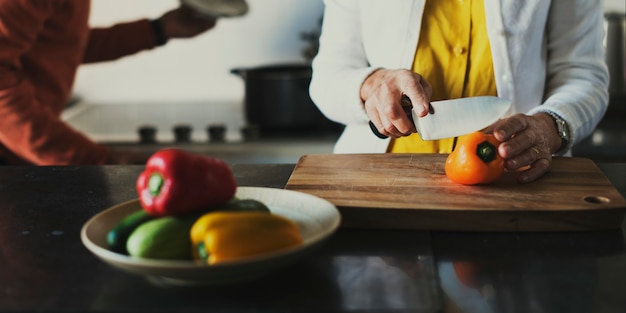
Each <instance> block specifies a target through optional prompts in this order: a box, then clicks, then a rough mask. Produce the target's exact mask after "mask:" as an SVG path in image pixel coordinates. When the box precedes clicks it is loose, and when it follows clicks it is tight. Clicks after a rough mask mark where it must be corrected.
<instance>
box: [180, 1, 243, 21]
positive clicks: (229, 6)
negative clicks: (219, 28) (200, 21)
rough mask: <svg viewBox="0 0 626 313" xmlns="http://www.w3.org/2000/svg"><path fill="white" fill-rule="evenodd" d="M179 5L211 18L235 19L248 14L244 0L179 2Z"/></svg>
mask: <svg viewBox="0 0 626 313" xmlns="http://www.w3.org/2000/svg"><path fill="white" fill-rule="evenodd" d="M181 3H183V4H184V5H186V6H188V7H190V8H192V9H194V10H195V11H197V12H198V13H200V14H203V15H206V16H208V17H211V18H215V17H236V16H242V15H244V14H246V13H247V12H248V4H247V3H246V1H245V0H181Z"/></svg>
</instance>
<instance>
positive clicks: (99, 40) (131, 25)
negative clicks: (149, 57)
mask: <svg viewBox="0 0 626 313" xmlns="http://www.w3.org/2000/svg"><path fill="white" fill-rule="evenodd" d="M154 47H156V38H155V34H154V32H153V30H152V26H151V25H150V21H149V20H147V19H142V20H138V21H134V22H128V23H119V24H115V25H113V26H112V27H108V28H92V29H91V30H90V31H89V41H88V42H87V47H86V48H85V55H84V56H83V63H92V62H101V61H110V60H116V59H119V58H121V57H123V56H126V55H130V54H134V53H137V52H139V51H142V50H148V49H152V48H154Z"/></svg>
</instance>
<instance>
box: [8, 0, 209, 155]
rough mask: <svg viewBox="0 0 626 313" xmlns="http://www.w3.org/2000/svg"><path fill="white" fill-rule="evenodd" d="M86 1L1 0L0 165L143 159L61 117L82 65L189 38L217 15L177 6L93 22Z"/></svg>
mask: <svg viewBox="0 0 626 313" xmlns="http://www.w3.org/2000/svg"><path fill="white" fill-rule="evenodd" d="M89 11H90V1H88V0H0V165H2V164H5V165H7V164H8V165H17V164H33V165H71V164H129V163H142V162H144V161H145V160H141V159H138V158H136V156H134V155H133V154H132V153H129V152H124V151H111V150H109V149H108V148H107V147H105V146H103V145H99V144H97V143H95V142H93V141H92V140H91V139H89V138H88V137H86V136H85V135H84V134H82V133H80V132H78V131H77V130H75V129H73V128H72V127H70V126H69V125H68V124H66V123H64V121H62V120H61V117H60V116H61V112H62V111H63V109H64V108H65V106H66V104H67V102H68V100H69V97H70V95H71V91H72V88H73V84H74V79H75V75H76V71H77V68H78V66H79V65H80V64H82V63H92V62H100V61H110V60H115V59H118V58H120V57H123V56H126V55H130V54H133V53H136V52H139V51H142V50H149V49H153V48H155V47H158V46H161V45H164V44H165V43H166V42H167V41H168V39H171V38H191V37H194V36H196V35H199V34H201V33H203V32H205V31H207V30H209V29H211V28H213V27H214V26H215V23H216V20H215V19H207V18H205V17H201V16H199V15H197V14H196V13H195V12H194V11H193V10H191V9H189V8H187V7H184V6H181V7H179V8H176V9H173V10H171V11H169V12H166V13H165V14H163V15H162V16H161V17H159V18H158V19H155V20H148V19H141V20H138V21H133V22H127V23H120V24H116V25H113V26H112V27H109V28H90V27H89V25H88V20H89Z"/></svg>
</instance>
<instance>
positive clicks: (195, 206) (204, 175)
mask: <svg viewBox="0 0 626 313" xmlns="http://www.w3.org/2000/svg"><path fill="white" fill-rule="evenodd" d="M136 188H137V193H138V194H139V201H140V202H141V206H142V207H143V209H144V210H146V212H148V213H149V214H151V215H153V216H165V215H178V214H183V213H189V212H194V211H200V210H204V209H208V208H210V207H211V206H215V205H219V204H223V203H226V202H228V201H229V200H230V199H232V198H233V196H234V195H235V191H236V189H237V184H236V181H235V177H234V175H233V172H232V170H231V169H230V167H229V166H228V164H226V162H224V161H222V160H220V159H217V158H213V157H209V156H204V155H200V154H196V153H191V152H187V151H183V150H179V149H162V150H159V151H157V152H156V153H154V154H153V155H152V156H150V158H149V159H148V161H147V162H146V167H145V169H144V171H143V172H142V173H141V174H140V175H139V177H138V178H137V184H136Z"/></svg>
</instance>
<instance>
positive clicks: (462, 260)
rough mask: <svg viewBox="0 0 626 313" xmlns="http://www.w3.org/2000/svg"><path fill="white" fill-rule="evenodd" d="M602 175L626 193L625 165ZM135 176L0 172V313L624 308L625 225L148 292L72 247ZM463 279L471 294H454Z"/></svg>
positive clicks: (250, 180) (364, 240)
mask: <svg viewBox="0 0 626 313" xmlns="http://www.w3.org/2000/svg"><path fill="white" fill-rule="evenodd" d="M599 166H600V168H601V169H602V170H603V171H604V172H605V173H606V175H607V177H609V179H610V180H611V181H612V182H613V184H614V185H615V186H616V188H617V189H618V190H619V191H620V192H621V193H622V195H624V194H625V190H626V189H625V185H626V184H625V180H626V178H625V174H626V164H624V163H603V164H599ZM293 167H294V165H293V164H263V165H252V164H239V165H233V170H234V172H235V176H236V178H237V182H238V184H239V185H240V186H263V187H272V188H282V187H283V186H284V185H285V184H286V182H287V180H288V178H289V175H290V174H291V171H292V170H293ZM142 169H143V167H142V166H103V167H99V166H68V167H0V312H35V311H36V312H87V311H97V312H167V311H177V312H294V311H296V312H339V311H342V312H347V311H351V312H354V311H358V312H489V310H488V309H487V307H489V308H490V309H491V311H492V312H568V313H576V312H624V311H625V310H626V304H625V294H626V269H625V268H626V254H625V247H626V245H625V240H624V239H625V236H624V226H622V230H617V229H616V230H613V231H601V232H566V233H470V232H428V231H382V230H378V231H377V230H350V229H340V230H339V231H338V232H337V233H335V234H334V235H333V236H332V237H331V238H330V239H329V241H327V242H326V243H324V245H322V246H321V247H319V248H318V249H316V250H314V252H313V253H312V254H310V255H309V256H308V257H306V258H303V259H301V260H298V261H296V262H295V263H293V264H291V265H289V266H287V267H285V268H283V269H279V270H277V271H275V272H273V273H271V274H269V275H268V276H265V277H262V278H260V279H258V280H254V281H251V282H247V283H240V284H235V285H229V286H219V287H194V288H182V287H176V288H175V287H162V286H156V285H154V284H152V283H150V282H149V281H147V280H146V279H144V278H143V277H140V276H135V275H133V274H128V273H126V272H123V271H121V270H118V269H116V268H113V267H111V266H109V265H108V264H106V263H104V262H102V261H100V260H99V259H97V258H96V257H95V256H94V255H93V254H91V253H90V252H89V251H88V250H87V249H86V248H85V247H84V246H83V245H82V243H81V240H80V229H81V227H82V225H83V224H84V223H85V222H86V221H87V220H88V219H89V218H91V217H92V216H93V215H95V214H96V213H98V212H100V211H102V210H104V209H106V208H108V207H110V206H112V205H114V204H117V203H120V202H123V201H126V200H130V199H134V198H136V193H135V189H134V183H135V180H136V177H137V175H138V174H139V173H140V172H141V170H142ZM463 265H465V267H464V268H465V269H466V270H465V271H462V272H459V273H474V275H469V276H468V275H462V274H459V275H458V276H457V275H455V270H454V269H455V268H456V269H457V270H460V269H461V268H462V266H463ZM468 266H469V267H468ZM468 268H470V270H468ZM467 277H470V278H467ZM466 278H467V281H470V282H469V283H468V284H469V285H470V286H473V287H466V286H465V285H463V284H459V280H463V281H466Z"/></svg>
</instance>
